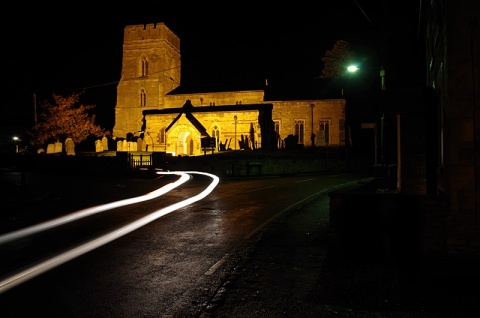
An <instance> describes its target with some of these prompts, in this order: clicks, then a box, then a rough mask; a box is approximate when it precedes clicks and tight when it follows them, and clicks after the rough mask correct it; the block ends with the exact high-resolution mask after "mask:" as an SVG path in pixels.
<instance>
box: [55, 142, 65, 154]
mask: <svg viewBox="0 0 480 318" xmlns="http://www.w3.org/2000/svg"><path fill="white" fill-rule="evenodd" d="M54 149H55V150H54V152H55V153H61V152H62V150H63V144H62V143H61V142H60V141H57V142H56V143H55V145H54Z"/></svg>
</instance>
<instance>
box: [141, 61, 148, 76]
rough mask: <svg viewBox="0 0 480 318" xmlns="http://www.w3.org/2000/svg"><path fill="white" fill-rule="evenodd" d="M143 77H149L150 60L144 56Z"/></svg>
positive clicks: (142, 64)
mask: <svg viewBox="0 0 480 318" xmlns="http://www.w3.org/2000/svg"><path fill="white" fill-rule="evenodd" d="M140 74H141V75H140V76H147V75H148V60H147V58H146V57H145V56H144V57H142V63H141V73H140Z"/></svg>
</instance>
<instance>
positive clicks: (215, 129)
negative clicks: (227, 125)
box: [212, 125, 220, 149]
mask: <svg viewBox="0 0 480 318" xmlns="http://www.w3.org/2000/svg"><path fill="white" fill-rule="evenodd" d="M212 137H213V138H215V148H216V149H218V148H219V145H220V130H219V129H218V127H217V125H215V126H214V127H213V129H212Z"/></svg>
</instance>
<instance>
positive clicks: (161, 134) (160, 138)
mask: <svg viewBox="0 0 480 318" xmlns="http://www.w3.org/2000/svg"><path fill="white" fill-rule="evenodd" d="M166 138H167V136H166V133H165V127H162V128H160V131H159V132H158V143H159V144H162V145H164V144H165V143H166V142H167V140H166Z"/></svg>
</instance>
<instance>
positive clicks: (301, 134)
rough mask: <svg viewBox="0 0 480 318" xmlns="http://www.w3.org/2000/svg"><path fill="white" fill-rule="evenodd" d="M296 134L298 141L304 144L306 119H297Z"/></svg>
mask: <svg viewBox="0 0 480 318" xmlns="http://www.w3.org/2000/svg"><path fill="white" fill-rule="evenodd" d="M295 136H296V137H297V143H299V144H303V143H304V140H305V121H304V120H295Z"/></svg>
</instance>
